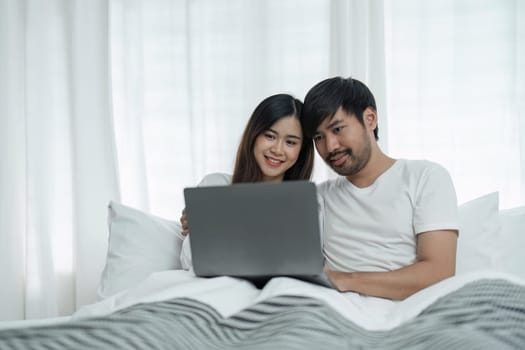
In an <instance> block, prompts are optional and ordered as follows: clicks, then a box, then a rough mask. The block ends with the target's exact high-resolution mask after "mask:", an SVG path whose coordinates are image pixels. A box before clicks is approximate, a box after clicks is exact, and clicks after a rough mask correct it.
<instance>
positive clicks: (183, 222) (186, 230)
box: [180, 208, 190, 236]
mask: <svg viewBox="0 0 525 350" xmlns="http://www.w3.org/2000/svg"><path fill="white" fill-rule="evenodd" d="M180 224H181V226H182V231H181V233H182V235H183V236H187V235H188V233H190V231H189V228H188V219H187V218H186V208H184V209H182V215H181V217H180Z"/></svg>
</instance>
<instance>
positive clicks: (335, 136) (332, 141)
mask: <svg viewBox="0 0 525 350" xmlns="http://www.w3.org/2000/svg"><path fill="white" fill-rule="evenodd" d="M314 142H315V147H316V149H317V152H318V153H319V155H320V156H321V157H322V158H323V159H324V161H325V162H326V163H327V164H328V165H329V166H330V167H331V168H332V169H333V170H334V171H335V172H337V173H338V174H339V175H343V176H353V175H356V174H357V173H359V172H360V171H361V170H362V169H363V168H364V167H365V166H366V164H367V163H368V161H369V160H370V156H371V154H372V143H371V139H370V135H369V134H368V132H367V129H366V128H365V127H364V126H363V125H362V124H361V123H359V120H357V118H356V117H355V116H354V115H351V114H348V113H346V112H345V111H344V110H343V109H342V108H341V107H340V108H339V109H338V110H337V112H336V113H335V114H334V115H333V117H331V118H325V119H324V120H323V122H322V123H321V124H320V125H319V127H318V128H317V131H316V133H315V135H314Z"/></svg>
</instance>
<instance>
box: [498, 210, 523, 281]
mask: <svg viewBox="0 0 525 350" xmlns="http://www.w3.org/2000/svg"><path fill="white" fill-rule="evenodd" d="M500 219H501V228H502V230H501V242H502V251H503V256H502V259H501V263H500V264H501V268H502V270H503V271H504V272H507V273H511V274H513V275H516V276H519V277H521V278H523V279H525V254H523V250H524V249H525V207H518V208H512V209H505V210H502V211H500Z"/></svg>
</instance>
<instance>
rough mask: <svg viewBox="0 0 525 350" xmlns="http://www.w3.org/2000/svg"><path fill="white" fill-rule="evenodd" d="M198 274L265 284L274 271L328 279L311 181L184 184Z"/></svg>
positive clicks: (318, 280)
mask: <svg viewBox="0 0 525 350" xmlns="http://www.w3.org/2000/svg"><path fill="white" fill-rule="evenodd" d="M184 198H185V201H186V215H187V219H188V226H189V230H190V237H191V253H192V260H193V269H194V271H195V274H196V275H197V276H203V277H213V276H233V277H240V278H245V279H248V280H250V281H252V282H253V283H255V284H256V285H257V286H259V287H260V286H263V285H264V284H265V283H266V282H267V281H268V280H269V279H270V278H272V277H275V276H288V277H294V278H298V279H302V280H306V281H309V282H313V283H317V284H321V285H324V286H327V287H330V288H333V287H332V284H331V283H330V280H329V279H328V277H327V276H326V275H325V274H324V272H323V264H324V258H323V254H322V247H321V235H320V231H319V216H318V215H319V214H318V204H317V195H316V187H315V184H314V183H312V182H308V181H285V182H281V183H251V184H235V185H231V186H212V187H191V188H185V189H184Z"/></svg>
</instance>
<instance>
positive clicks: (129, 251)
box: [97, 201, 183, 300]
mask: <svg viewBox="0 0 525 350" xmlns="http://www.w3.org/2000/svg"><path fill="white" fill-rule="evenodd" d="M108 225H109V244H108V254H107V260H106V266H105V267H104V271H103V272H102V278H101V281H100V285H99V288H98V291H97V297H98V299H99V300H101V299H104V298H107V297H109V296H111V295H114V294H116V293H118V292H121V291H123V290H124V289H127V288H129V287H132V286H134V285H136V284H137V283H138V282H140V281H142V280H144V279H145V278H147V277H148V276H149V275H150V274H151V273H153V272H158V271H163V270H172V269H180V268H181V264H180V250H181V246H182V242H183V236H182V234H181V226H180V224H179V223H178V222H175V221H170V220H166V219H163V218H160V217H157V216H154V215H151V214H148V213H145V212H142V211H140V210H137V209H133V208H130V207H127V206H125V205H122V204H119V203H116V202H113V201H112V202H110V203H109V206H108Z"/></svg>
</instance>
